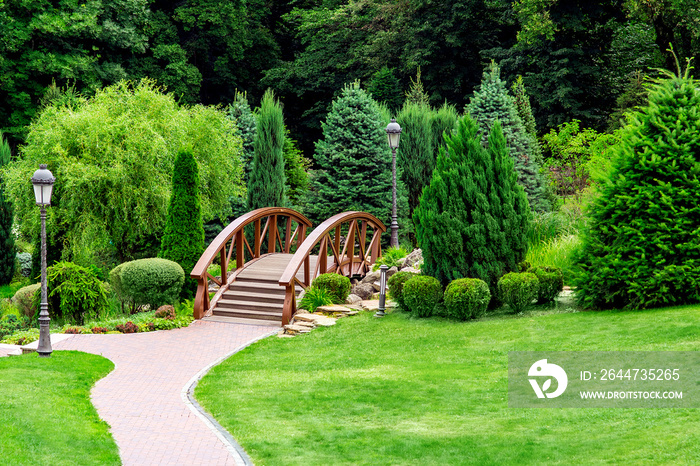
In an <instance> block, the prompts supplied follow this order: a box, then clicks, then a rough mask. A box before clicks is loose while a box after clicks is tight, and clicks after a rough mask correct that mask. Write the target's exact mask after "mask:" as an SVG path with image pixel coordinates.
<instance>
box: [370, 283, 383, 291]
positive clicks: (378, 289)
mask: <svg viewBox="0 0 700 466" xmlns="http://www.w3.org/2000/svg"><path fill="white" fill-rule="evenodd" d="M372 287H373V288H374V291H381V290H382V285H381V283H379V282H374V283H372Z"/></svg>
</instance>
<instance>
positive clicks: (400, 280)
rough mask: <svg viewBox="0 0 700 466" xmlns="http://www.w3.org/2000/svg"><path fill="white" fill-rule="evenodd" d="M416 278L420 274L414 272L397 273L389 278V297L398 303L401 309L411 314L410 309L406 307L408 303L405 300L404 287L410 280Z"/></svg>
mask: <svg viewBox="0 0 700 466" xmlns="http://www.w3.org/2000/svg"><path fill="white" fill-rule="evenodd" d="M416 276H418V274H417V273H413V272H397V273H395V274H394V275H392V276H391V277H389V282H388V284H389V296H390V297H391V299H393V300H394V301H396V304H398V306H399V309H400V310H402V311H404V312H409V309H408V308H407V307H406V303H405V302H404V300H403V286H404V284H406V282H407V281H408V280H410V279H411V278H413V277H416Z"/></svg>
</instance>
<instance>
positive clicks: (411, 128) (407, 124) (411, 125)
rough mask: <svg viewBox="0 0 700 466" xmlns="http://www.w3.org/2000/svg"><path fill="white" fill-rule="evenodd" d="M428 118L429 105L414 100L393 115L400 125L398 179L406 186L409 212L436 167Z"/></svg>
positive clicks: (415, 204)
mask: <svg viewBox="0 0 700 466" xmlns="http://www.w3.org/2000/svg"><path fill="white" fill-rule="evenodd" d="M430 117H431V110H430V107H428V106H426V105H419V104H414V103H406V104H405V105H404V106H403V108H402V109H401V112H400V113H399V114H398V115H397V117H396V121H397V122H398V123H399V125H401V141H400V142H401V143H400V144H399V149H398V153H397V157H396V164H397V165H398V166H399V167H401V180H402V181H403V182H404V184H405V185H406V187H407V188H408V208H409V212H410V215H413V211H414V209H415V208H416V206H417V205H418V199H419V198H420V195H421V193H422V192H423V186H426V185H427V184H428V183H430V176H431V175H432V173H433V167H434V166H435V156H434V154H433V128H432V125H431V118H430Z"/></svg>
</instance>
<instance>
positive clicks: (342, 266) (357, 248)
mask: <svg viewBox="0 0 700 466" xmlns="http://www.w3.org/2000/svg"><path fill="white" fill-rule="evenodd" d="M311 226H312V225H311V222H310V221H309V219H307V218H306V217H305V216H304V215H302V214H300V213H299V212H296V211H294V210H292V209H286V208H282V207H266V208H262V209H257V210H254V211H252V212H248V213H247V214H245V215H242V216H240V217H238V218H237V219H236V220H234V221H233V222H232V223H231V224H230V225H228V226H227V227H226V228H225V229H224V230H223V231H222V232H221V233H219V235H218V236H217V237H216V238H215V239H214V241H212V243H211V244H210V245H209V247H208V248H207V249H206V251H204V254H202V257H201V258H200V259H199V261H198V262H197V264H196V265H195V266H194V269H192V273H191V274H190V276H191V277H192V278H195V279H196V280H197V282H198V286H197V294H196V296H195V301H194V317H195V319H202V318H208V319H213V320H217V319H218V320H227V321H232V322H241V323H254V324H258V325H260V324H269V325H273V326H280V325H286V324H287V323H289V321H290V319H291V318H292V316H293V315H294V313H295V312H296V301H297V296H298V295H299V293H300V292H301V290H303V289H305V288H307V287H308V286H309V285H311V282H312V281H313V279H314V278H316V277H317V276H319V275H320V274H323V273H339V274H341V275H344V276H346V277H361V276H364V275H365V274H366V273H367V272H368V271H369V270H370V268H371V266H372V264H374V263H375V262H376V260H377V258H378V257H379V256H380V255H381V243H380V240H381V234H382V233H383V232H385V231H386V227H385V226H384V224H383V223H382V222H381V221H380V220H379V219H377V218H376V217H375V216H373V215H371V214H368V213H367V212H343V213H341V214H338V215H334V216H333V217H331V218H329V219H328V220H326V221H325V222H323V223H321V224H320V225H318V226H317V227H316V228H315V229H314V230H313V231H311V232H310V233H309V235H308V236H307V231H308V230H309V229H310V228H311ZM249 239H250V240H252V241H249ZM251 243H252V244H251ZM212 264H218V265H219V266H220V267H221V277H215V276H213V275H212V274H211V273H210V272H209V271H208V269H209V268H210V266H211V265H212ZM227 271H228V273H227ZM210 282H213V283H215V284H216V285H218V286H219V288H218V290H217V291H216V292H215V293H214V295H213V296H211V297H210V292H209V285H210Z"/></svg>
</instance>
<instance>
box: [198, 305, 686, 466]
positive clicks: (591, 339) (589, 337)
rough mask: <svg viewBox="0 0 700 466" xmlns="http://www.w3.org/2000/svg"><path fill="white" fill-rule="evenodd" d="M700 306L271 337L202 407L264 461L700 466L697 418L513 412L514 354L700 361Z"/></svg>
mask: <svg viewBox="0 0 700 466" xmlns="http://www.w3.org/2000/svg"><path fill="white" fill-rule="evenodd" d="M699 317H700V307H698V306H691V307H681V308H673V309H665V310H652V311H644V312H585V313H584V312H581V313H558V314H554V313H552V314H542V313H533V314H526V315H525V316H503V317H499V318H494V317H490V318H487V319H484V320H481V321H477V322H466V323H459V322H454V321H447V320H441V319H426V320H415V319H411V318H409V317H407V316H406V315H402V314H399V313H393V314H390V315H388V316H387V317H385V318H383V319H381V320H378V319H373V318H372V317H371V314H368V313H362V314H361V315H360V316H357V317H353V318H346V319H341V320H340V321H339V322H338V324H337V325H336V326H335V327H331V328H328V329H319V330H314V331H313V332H312V333H311V334H308V335H305V336H303V337H297V338H293V339H280V338H274V337H273V338H268V339H266V340H264V341H261V342H259V343H257V344H255V345H254V346H252V347H250V348H248V349H246V350H244V351H242V352H240V353H238V354H236V355H234V356H233V357H232V358H230V359H228V360H227V361H225V362H224V363H222V364H221V365H220V366H218V367H215V368H214V369H213V370H212V371H211V372H210V373H209V374H208V375H207V376H206V377H205V378H204V379H203V380H202V381H201V382H200V383H199V385H198V387H197V390H196V396H197V399H198V400H200V402H201V403H202V404H203V405H204V406H205V407H206V408H207V409H208V410H209V411H210V412H211V413H213V414H214V416H215V417H216V418H217V419H218V420H219V422H220V423H221V424H222V425H223V426H224V427H226V428H227V429H228V430H229V432H231V433H232V434H233V436H234V437H235V438H236V439H237V440H238V441H239V442H240V443H241V445H242V446H243V447H244V448H245V449H246V451H247V452H248V453H249V454H250V455H251V457H252V458H253V460H254V462H255V463H256V464H265V465H289V464H299V465H301V464H303V465H309V464H324V465H325V464H431V465H432V464H436V465H437V464H439V465H447V464H450V465H452V464H494V465H496V464H498V465H503V464H562V465H571V464H587V465H588V464H610V463H618V464H697V463H698V461H699V459H700V414H699V413H698V410H697V409H695V410H694V409H675V410H672V409H511V408H508V406H507V393H506V390H507V352H508V351H513V350H529V351H554V350H564V351H572V350H640V351H642V350H664V351H666V350H683V351H697V350H700V318H699Z"/></svg>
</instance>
